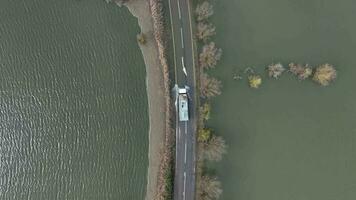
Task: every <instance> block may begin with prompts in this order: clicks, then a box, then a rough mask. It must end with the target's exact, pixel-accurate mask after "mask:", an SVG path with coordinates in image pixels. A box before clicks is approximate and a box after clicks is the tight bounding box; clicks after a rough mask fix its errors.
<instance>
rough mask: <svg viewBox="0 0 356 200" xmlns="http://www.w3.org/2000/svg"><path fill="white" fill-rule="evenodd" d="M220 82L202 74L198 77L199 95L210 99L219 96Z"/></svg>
mask: <svg viewBox="0 0 356 200" xmlns="http://www.w3.org/2000/svg"><path fill="white" fill-rule="evenodd" d="M221 87H222V84H221V81H219V80H217V79H215V78H213V77H209V76H208V75H207V74H205V73H202V74H201V76H200V95H201V97H203V98H210V97H214V96H217V95H220V94H221Z"/></svg>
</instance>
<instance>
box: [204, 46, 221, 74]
mask: <svg viewBox="0 0 356 200" xmlns="http://www.w3.org/2000/svg"><path fill="white" fill-rule="evenodd" d="M221 55H222V50H221V49H218V48H217V47H216V46H215V43H214V42H210V43H209V44H206V45H204V46H203V49H202V52H201V53H200V55H199V64H200V67H202V68H204V69H208V68H214V67H215V66H216V64H217V62H218V61H219V60H220V58H221Z"/></svg>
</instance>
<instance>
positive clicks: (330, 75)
mask: <svg viewBox="0 0 356 200" xmlns="http://www.w3.org/2000/svg"><path fill="white" fill-rule="evenodd" d="M335 79H336V70H335V68H334V67H333V66H332V65H330V64H327V63H326V64H323V65H320V66H319V67H317V68H316V71H315V73H314V77H313V80H314V81H315V82H317V83H319V84H320V85H322V86H327V85H329V84H330V83H331V82H332V81H334V80H335Z"/></svg>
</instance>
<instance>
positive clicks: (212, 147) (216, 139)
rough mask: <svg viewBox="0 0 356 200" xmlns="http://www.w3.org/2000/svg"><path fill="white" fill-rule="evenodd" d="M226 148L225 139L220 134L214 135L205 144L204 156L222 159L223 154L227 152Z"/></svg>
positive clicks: (205, 157)
mask: <svg viewBox="0 0 356 200" xmlns="http://www.w3.org/2000/svg"><path fill="white" fill-rule="evenodd" d="M226 149H227V146H226V144H225V140H224V139H223V138H222V137H220V136H215V135H213V136H211V137H210V139H209V140H208V141H207V142H205V143H204V144H203V155H202V158H203V159H206V160H209V161H220V160H221V159H222V156H223V154H225V153H226Z"/></svg>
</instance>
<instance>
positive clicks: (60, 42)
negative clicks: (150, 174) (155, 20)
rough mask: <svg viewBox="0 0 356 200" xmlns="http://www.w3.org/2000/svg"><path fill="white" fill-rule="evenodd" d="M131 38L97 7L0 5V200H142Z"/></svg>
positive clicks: (120, 16)
mask: <svg viewBox="0 0 356 200" xmlns="http://www.w3.org/2000/svg"><path fill="white" fill-rule="evenodd" d="M138 32H139V27H138V26H137V21H136V19H135V18H134V17H132V16H131V15H130V13H129V12H128V11H127V9H125V8H121V9H120V8H119V7H117V6H114V5H108V4H106V3H104V1H101V0H85V1H84V0H60V1H58V0H29V1H22V0H1V1H0V199H11V200H21V199H26V200H27V199H31V200H42V199H43V200H54V199H58V200H63V199H78V200H84V199H85V200H91V199H93V200H98V199H103V200H104V199H105V200H106V199H115V200H138V199H143V198H144V195H145V189H146V173H147V165H148V160H147V150H148V116H147V97H146V85H145V67H144V63H143V59H142V55H141V52H140V50H139V48H138V46H137V43H136V33H138Z"/></svg>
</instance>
